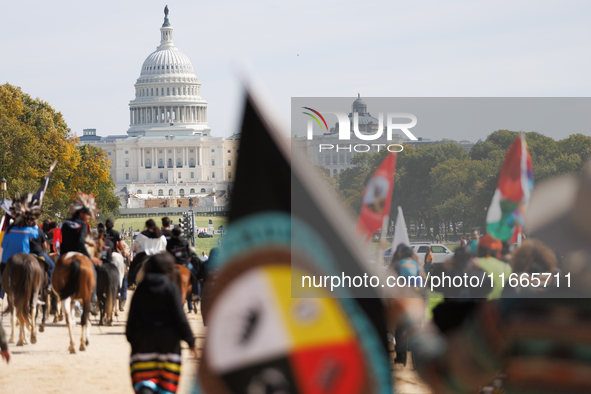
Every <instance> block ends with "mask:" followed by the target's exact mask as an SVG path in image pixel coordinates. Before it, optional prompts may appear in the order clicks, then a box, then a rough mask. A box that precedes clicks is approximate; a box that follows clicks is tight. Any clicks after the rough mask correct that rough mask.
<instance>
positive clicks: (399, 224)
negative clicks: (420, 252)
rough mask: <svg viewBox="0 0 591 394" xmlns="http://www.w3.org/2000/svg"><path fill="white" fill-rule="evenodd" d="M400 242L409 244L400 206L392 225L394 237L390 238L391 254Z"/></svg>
mask: <svg viewBox="0 0 591 394" xmlns="http://www.w3.org/2000/svg"><path fill="white" fill-rule="evenodd" d="M400 244H405V245H407V246H410V240H409V238H408V231H407V230H406V222H405V221H404V214H403V213H402V208H401V207H398V216H396V225H395V227H394V239H393V240H392V255H394V252H395V251H396V248H397V247H398V245H400Z"/></svg>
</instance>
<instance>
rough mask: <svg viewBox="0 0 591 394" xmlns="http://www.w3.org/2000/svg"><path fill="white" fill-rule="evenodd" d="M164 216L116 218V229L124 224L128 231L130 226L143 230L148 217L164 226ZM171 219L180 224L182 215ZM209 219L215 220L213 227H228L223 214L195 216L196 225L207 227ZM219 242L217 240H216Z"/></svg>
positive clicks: (118, 229)
mask: <svg viewBox="0 0 591 394" xmlns="http://www.w3.org/2000/svg"><path fill="white" fill-rule="evenodd" d="M162 217H163V216H154V217H152V218H149V217H141V218H119V219H117V220H115V230H117V231H121V227H122V226H123V227H124V228H125V230H126V231H128V230H129V227H130V226H133V231H135V230H140V231H143V230H144V228H145V226H146V221H147V220H148V219H154V221H155V222H156V225H158V226H162V222H161V219H162ZM169 218H170V220H171V221H172V222H173V223H174V224H179V219H180V218H182V216H178V215H176V216H169ZM209 219H211V220H213V228H214V229H216V230H217V228H218V226H220V225H223V226H224V227H226V223H227V222H228V221H227V220H226V218H225V217H223V216H195V225H196V226H197V227H207V226H208V223H209ZM216 244H217V240H216Z"/></svg>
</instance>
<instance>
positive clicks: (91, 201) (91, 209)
mask: <svg viewBox="0 0 591 394" xmlns="http://www.w3.org/2000/svg"><path fill="white" fill-rule="evenodd" d="M78 211H83V212H84V213H88V214H90V217H91V218H93V219H94V218H95V216H96V213H97V212H98V209H96V200H95V198H94V195H92V194H86V193H78V195H77V196H76V201H75V202H74V204H70V208H69V209H68V213H69V214H70V215H72V216H73V215H74V214H75V213H76V212H78Z"/></svg>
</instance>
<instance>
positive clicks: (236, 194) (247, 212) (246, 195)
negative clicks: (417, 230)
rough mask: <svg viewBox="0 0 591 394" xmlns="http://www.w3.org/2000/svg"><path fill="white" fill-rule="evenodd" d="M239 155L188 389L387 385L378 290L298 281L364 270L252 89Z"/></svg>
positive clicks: (333, 208) (321, 389)
mask: <svg viewBox="0 0 591 394" xmlns="http://www.w3.org/2000/svg"><path fill="white" fill-rule="evenodd" d="M239 152H240V153H239V157H238V162H237V171H236V182H235V185H234V188H233V191H232V196H231V209H230V213H229V217H228V230H227V235H226V236H225V241H224V244H223V248H222V250H221V255H220V257H219V258H216V259H215V261H212V267H211V269H212V270H214V271H216V277H215V280H213V281H210V282H208V283H207V284H206V289H205V290H204V293H207V294H208V300H207V301H206V300H204V302H203V304H202V312H203V316H204V320H206V321H207V326H208V331H207V337H206V339H205V345H204V351H203V360H202V362H201V364H200V367H199V373H198V377H197V382H196V385H197V387H196V392H198V393H208V394H209V393H328V392H331V393H360V394H361V393H389V392H391V390H392V382H391V378H390V365H389V362H388V358H387V354H386V344H385V335H386V328H385V321H384V316H383V305H382V304H381V301H380V300H379V299H376V298H375V297H377V296H378V294H377V293H376V292H375V291H374V289H372V288H368V289H365V290H367V292H370V293H371V294H365V295H369V296H372V295H373V297H374V298H373V299H367V300H356V299H354V298H353V297H358V296H359V295H358V294H353V293H352V292H351V291H350V289H349V288H348V287H337V288H336V289H334V290H333V289H331V288H330V287H314V286H309V287H304V286H303V285H302V283H303V282H302V280H303V277H304V276H318V275H340V274H341V273H343V272H346V273H347V275H363V273H364V267H362V265H363V262H362V254H361V252H360V251H359V250H358V249H357V248H356V244H355V240H354V238H353V235H352V228H351V226H347V225H346V224H345V223H346V222H344V221H343V219H342V217H343V216H345V215H341V213H342V212H341V211H340V210H339V209H340V207H338V204H335V201H338V200H332V199H331V196H330V195H329V194H326V193H325V192H323V191H322V188H321V185H320V182H316V181H315V176H316V175H315V173H314V171H313V169H312V167H310V166H308V165H307V164H305V163H300V162H297V161H296V159H295V158H293V157H292V155H291V152H290V148H289V145H288V141H286V140H285V139H284V138H283V137H282V135H281V133H280V132H279V130H278V127H277V124H276V123H274V122H273V119H272V116H269V113H268V112H267V108H265V106H264V105H262V102H261V101H260V97H259V96H255V95H254V94H253V93H252V91H249V92H247V97H246V105H245V110H244V118H243V123H242V134H241V140H240V151H239ZM299 207H305V209H299ZM290 289H291V291H290ZM303 297H306V298H303ZM330 297H333V298H330ZM337 297H342V298H337Z"/></svg>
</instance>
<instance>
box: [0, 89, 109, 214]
mask: <svg viewBox="0 0 591 394" xmlns="http://www.w3.org/2000/svg"><path fill="white" fill-rule="evenodd" d="M56 159H57V160H58V165H57V167H56V168H55V170H54V171H53V173H52V175H51V179H50V182H49V186H48V189H47V192H46V194H45V197H44V200H43V209H44V211H45V213H44V217H47V218H51V219H55V215H56V214H59V216H60V217H61V218H65V217H66V215H67V210H68V205H69V204H70V203H71V202H72V201H73V200H74V197H75V196H76V194H77V193H78V192H79V191H82V192H84V193H93V194H94V195H95V197H97V205H98V208H99V209H101V211H103V212H104V213H105V214H113V213H115V214H117V213H118V207H119V198H118V197H117V196H116V195H115V194H114V190H115V183H114V181H113V180H112V179H111V177H110V175H109V166H110V161H109V159H108V157H107V155H106V154H105V152H104V151H103V150H102V149H100V148H97V147H94V146H91V145H80V144H79V140H78V138H77V137H76V135H75V134H74V133H72V131H71V130H70V129H69V128H68V125H67V124H66V122H65V120H64V118H63V116H62V114H61V113H60V112H57V111H56V110H54V109H53V108H52V107H51V106H50V105H49V104H48V103H47V102H45V101H43V100H41V99H39V98H35V99H33V98H32V97H31V96H29V95H28V94H26V93H24V92H23V91H22V90H21V89H20V88H19V87H16V86H13V85H11V84H8V83H7V84H4V85H0V177H4V178H6V180H7V189H8V190H7V192H6V197H7V198H13V197H14V196H15V195H17V194H20V195H22V194H24V193H35V192H36V191H37V190H38V189H39V187H40V186H41V185H42V184H43V181H44V179H45V175H46V173H47V171H48V169H49V166H50V165H51V163H52V162H53V161H54V160H56Z"/></svg>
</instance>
